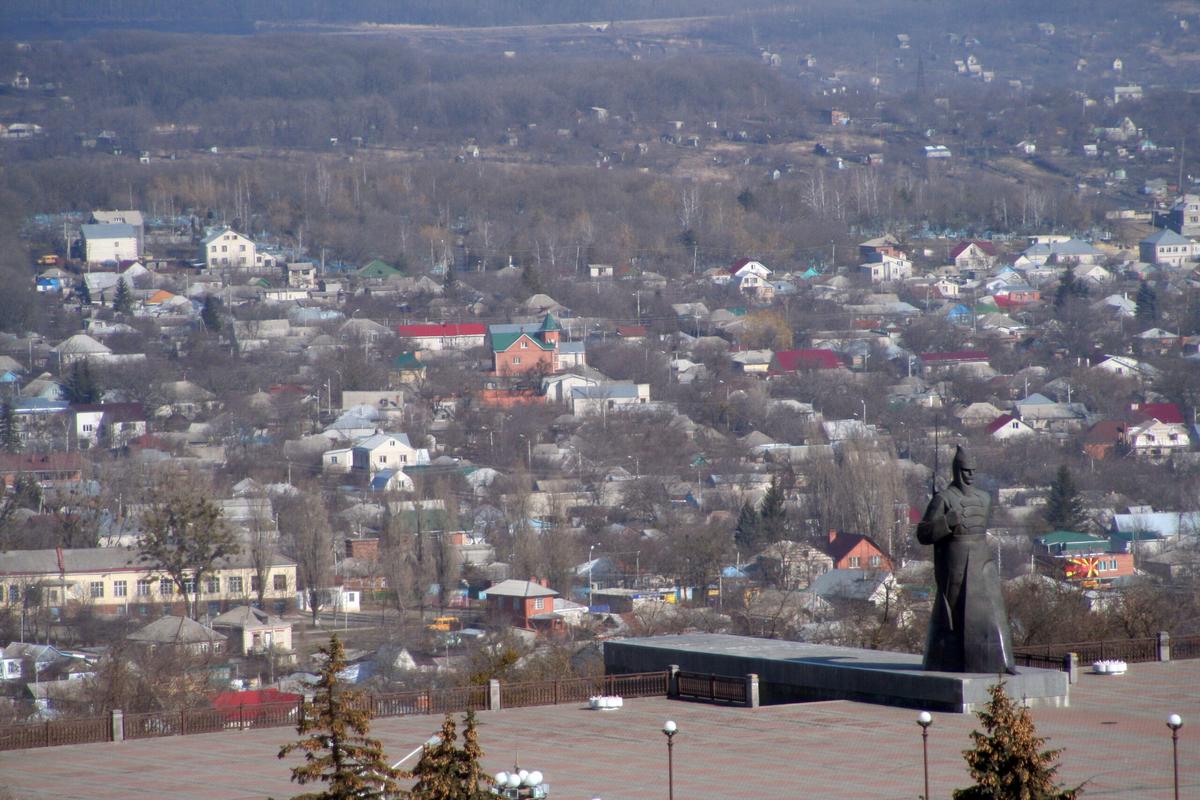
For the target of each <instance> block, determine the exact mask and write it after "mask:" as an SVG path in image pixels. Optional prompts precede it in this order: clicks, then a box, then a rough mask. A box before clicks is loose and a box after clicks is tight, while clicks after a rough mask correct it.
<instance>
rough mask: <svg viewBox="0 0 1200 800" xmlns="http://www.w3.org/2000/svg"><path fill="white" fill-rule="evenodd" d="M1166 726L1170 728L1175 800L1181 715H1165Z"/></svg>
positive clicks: (1177, 783)
mask: <svg viewBox="0 0 1200 800" xmlns="http://www.w3.org/2000/svg"><path fill="white" fill-rule="evenodd" d="M1167 727H1168V728H1170V729H1171V763H1172V765H1173V766H1174V768H1175V800H1179V729H1180V728H1182V727H1183V717H1181V716H1179V715H1178V714H1172V715H1170V716H1169V717H1167Z"/></svg>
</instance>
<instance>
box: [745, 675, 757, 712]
mask: <svg viewBox="0 0 1200 800" xmlns="http://www.w3.org/2000/svg"><path fill="white" fill-rule="evenodd" d="M746 708H758V674H757V673H754V672H751V673H749V674H748V675H746Z"/></svg>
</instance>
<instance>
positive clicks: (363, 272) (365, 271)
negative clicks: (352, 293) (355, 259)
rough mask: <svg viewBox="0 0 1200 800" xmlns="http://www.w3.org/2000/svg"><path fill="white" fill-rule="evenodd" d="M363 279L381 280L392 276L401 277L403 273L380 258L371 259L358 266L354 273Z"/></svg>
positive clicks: (389, 278)
mask: <svg viewBox="0 0 1200 800" xmlns="http://www.w3.org/2000/svg"><path fill="white" fill-rule="evenodd" d="M354 274H355V275H357V276H358V277H359V279H361V280H364V281H374V282H382V281H387V280H391V279H392V278H401V277H403V276H404V273H403V272H401V271H400V270H398V269H396V268H395V267H393V266H392V265H391V264H389V263H387V262H386V261H383V260H382V259H378V258H376V259H372V260H371V261H369V262H367V263H366V264H364V265H363V266H362V267H360V268H359V269H358V270H357V271H356V272H355V273H354Z"/></svg>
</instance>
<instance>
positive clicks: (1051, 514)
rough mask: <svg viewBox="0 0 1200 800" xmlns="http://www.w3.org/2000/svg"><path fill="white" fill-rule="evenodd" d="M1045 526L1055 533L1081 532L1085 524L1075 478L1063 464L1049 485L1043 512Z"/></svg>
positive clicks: (1081, 501)
mask: <svg viewBox="0 0 1200 800" xmlns="http://www.w3.org/2000/svg"><path fill="white" fill-rule="evenodd" d="M1043 513H1044V515H1045V517H1046V524H1047V525H1049V526H1050V529H1051V530H1056V531H1081V530H1083V526H1084V524H1085V523H1086V522H1087V517H1086V516H1085V515H1084V513H1083V499H1082V498H1081V497H1080V496H1079V490H1078V489H1076V488H1075V478H1074V477H1072V476H1071V470H1070V469H1068V468H1067V465H1066V464H1063V465H1062V466H1060V467H1059V468H1058V472H1057V473H1056V474H1055V476H1054V483H1052V484H1050V494H1049V496H1048V497H1047V498H1046V510H1045V512H1043Z"/></svg>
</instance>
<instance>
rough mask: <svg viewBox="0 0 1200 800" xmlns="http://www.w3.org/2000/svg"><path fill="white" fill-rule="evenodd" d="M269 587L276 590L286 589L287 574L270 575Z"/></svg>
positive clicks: (283, 590) (282, 590) (284, 590)
mask: <svg viewBox="0 0 1200 800" xmlns="http://www.w3.org/2000/svg"><path fill="white" fill-rule="evenodd" d="M271 588H273V589H274V590H275V591H277V592H286V591H287V575H274V576H272V577H271Z"/></svg>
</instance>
